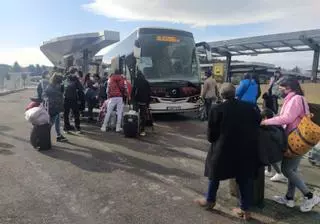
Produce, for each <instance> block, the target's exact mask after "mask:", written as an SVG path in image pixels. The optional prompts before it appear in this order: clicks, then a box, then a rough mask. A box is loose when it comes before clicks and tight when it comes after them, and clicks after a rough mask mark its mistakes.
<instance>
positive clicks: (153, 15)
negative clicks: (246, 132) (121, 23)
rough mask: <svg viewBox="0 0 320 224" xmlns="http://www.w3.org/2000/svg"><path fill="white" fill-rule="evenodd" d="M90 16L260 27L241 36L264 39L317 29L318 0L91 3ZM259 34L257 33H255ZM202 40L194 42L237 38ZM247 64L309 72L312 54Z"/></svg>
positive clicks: (111, 0) (110, 0)
mask: <svg viewBox="0 0 320 224" xmlns="http://www.w3.org/2000/svg"><path fill="white" fill-rule="evenodd" d="M83 8H85V9H86V10H89V11H91V12H93V13H96V14H100V15H104V16H106V17H109V18H116V19H119V20H134V21H162V22H172V23H183V24H189V25H191V26H210V25H241V24H254V23H261V27H262V28H263V32H260V33H252V32H251V33H247V34H244V35H242V36H241V37H245V36H253V35H264V34H271V33H279V32H291V31H298V30H305V29H318V28H320V23H319V21H320V13H319V9H320V1H319V0H305V1H302V0H241V1H240V0H236V1H235V0H222V1H221V0H196V1H195V0H190V1H186V0H153V1H147V0H134V1H128V0H117V1H114V0H93V1H92V2H91V3H89V4H86V5H83ZM259 30H261V29H259ZM228 35H229V37H223V36H219V37H217V36H214V35H212V36H206V37H204V38H203V39H202V40H200V39H199V38H197V41H203V40H205V41H214V40H223V39H230V36H231V37H233V38H237V37H240V36H236V35H233V34H232V30H230V32H229V34H228ZM239 59H242V60H248V61H261V62H267V63H273V64H276V65H279V66H282V67H286V68H291V67H293V66H295V65H298V66H301V67H303V68H310V67H311V64H312V53H311V52H302V53H283V54H270V55H259V56H256V57H250V56H248V57H240V58H239Z"/></svg>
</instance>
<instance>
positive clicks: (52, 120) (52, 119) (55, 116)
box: [50, 114, 61, 136]
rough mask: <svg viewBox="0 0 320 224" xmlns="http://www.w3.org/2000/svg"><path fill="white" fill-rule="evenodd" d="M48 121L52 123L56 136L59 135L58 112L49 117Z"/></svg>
mask: <svg viewBox="0 0 320 224" xmlns="http://www.w3.org/2000/svg"><path fill="white" fill-rule="evenodd" d="M50 123H51V126H52V125H53V124H54V127H55V129H56V133H57V136H60V135H61V131H60V114H57V115H54V116H52V117H50Z"/></svg>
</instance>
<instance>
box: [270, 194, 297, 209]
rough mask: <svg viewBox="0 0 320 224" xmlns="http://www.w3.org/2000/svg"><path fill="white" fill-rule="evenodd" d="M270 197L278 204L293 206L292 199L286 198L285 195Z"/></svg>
mask: <svg viewBox="0 0 320 224" xmlns="http://www.w3.org/2000/svg"><path fill="white" fill-rule="evenodd" d="M272 199H273V200H274V201H275V202H277V203H278V204H281V205H286V206H287V207H289V208H293V207H294V206H295V204H294V200H288V199H287V198H286V197H285V196H284V197H282V196H274V197H273V198H272Z"/></svg>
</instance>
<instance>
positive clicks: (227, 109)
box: [196, 83, 261, 219]
mask: <svg viewBox="0 0 320 224" xmlns="http://www.w3.org/2000/svg"><path fill="white" fill-rule="evenodd" d="M220 92H221V97H222V98H223V103H222V104H220V105H216V106H214V107H213V108H212V109H211V113H210V116H209V121H208V141H209V142H210V143H211V147H210V150H209V152H208V154H207V158H206V165H205V176H206V177H208V179H209V187H208V193H207V198H206V199H200V200H196V203H198V204H199V205H201V206H204V207H207V208H209V209H212V208H213V207H214V206H215V203H216V193H217V190H218V188H219V181H220V180H226V179H231V178H235V179H236V181H237V183H238V185H239V189H240V194H241V201H240V208H238V209H235V210H234V212H236V213H237V215H239V216H241V217H243V218H245V219H248V218H250V213H249V212H248V209H249V207H250V201H251V194H252V190H253V189H252V187H253V179H254V177H255V176H256V173H257V170H258V167H259V159H258V143H259V139H258V137H259V136H258V133H259V126H260V122H261V118H260V114H259V112H258V111H257V110H256V109H255V108H254V107H252V105H250V104H248V103H245V102H241V101H239V100H236V99H235V87H234V86H233V85H232V84H230V83H225V84H223V85H222V87H221V90H220Z"/></svg>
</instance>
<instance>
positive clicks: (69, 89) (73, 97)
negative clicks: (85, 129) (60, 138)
mask: <svg viewBox="0 0 320 224" xmlns="http://www.w3.org/2000/svg"><path fill="white" fill-rule="evenodd" d="M75 73H76V70H75V69H72V70H71V71H70V73H69V74H68V75H67V77H66V81H65V88H64V130H65V131H66V132H68V131H71V130H73V128H72V126H71V125H70V121H69V115H70V110H72V112H73V115H74V122H75V128H76V132H78V133H80V132H81V129H80V111H79V106H80V101H79V92H83V87H82V85H81V83H80V81H79V79H78V77H77V76H76V74H75Z"/></svg>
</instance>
